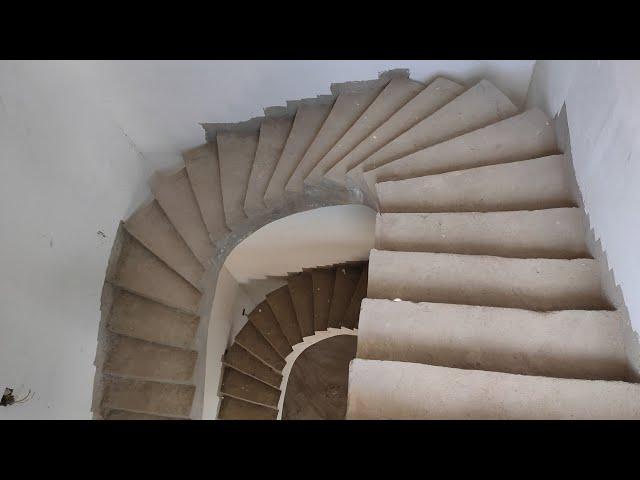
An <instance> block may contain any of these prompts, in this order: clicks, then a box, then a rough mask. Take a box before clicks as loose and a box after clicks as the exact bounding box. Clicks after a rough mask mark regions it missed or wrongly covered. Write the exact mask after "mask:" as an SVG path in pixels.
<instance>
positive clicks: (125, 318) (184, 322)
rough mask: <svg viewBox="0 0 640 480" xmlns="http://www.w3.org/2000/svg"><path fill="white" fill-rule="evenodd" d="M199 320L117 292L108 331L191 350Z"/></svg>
mask: <svg viewBox="0 0 640 480" xmlns="http://www.w3.org/2000/svg"><path fill="white" fill-rule="evenodd" d="M198 323H199V317H198V316H196V315H194V314H186V313H183V312H180V311H179V310H175V309H173V308H169V307H166V306H165V305H162V304H160V303H157V302H154V301H152V300H147V299H146V298H143V297H140V296H138V295H134V294H132V293H129V292H127V291H125V290H121V289H117V290H116V291H115V292H114V295H113V302H112V306H111V310H110V312H109V317H108V326H109V330H110V331H112V332H114V333H119V334H121V335H127V336H129V337H133V338H138V339H140V340H146V341H148V342H154V343H158V344H161V345H169V346H173V347H179V348H190V347H192V346H193V340H194V338H195V336H196V331H197V329H198Z"/></svg>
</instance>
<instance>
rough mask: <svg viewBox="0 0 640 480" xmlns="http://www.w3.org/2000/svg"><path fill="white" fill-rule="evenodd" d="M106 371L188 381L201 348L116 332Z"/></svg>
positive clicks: (158, 379)
mask: <svg viewBox="0 0 640 480" xmlns="http://www.w3.org/2000/svg"><path fill="white" fill-rule="evenodd" d="M109 345H110V351H109V354H108V355H107V360H106V362H105V364H104V371H105V372H106V373H108V374H114V375H119V376H125V377H135V378H140V379H144V380H156V381H173V382H188V381H190V380H191V379H192V377H193V370H194V368H195V364H196V358H197V356H198V354H197V352H195V351H192V350H185V349H182V348H175V347H169V346H166V345H158V344H155V343H151V342H147V341H144V340H139V339H136V338H131V337H126V336H122V335H112V338H111V340H110V341H109Z"/></svg>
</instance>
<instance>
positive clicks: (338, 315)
mask: <svg viewBox="0 0 640 480" xmlns="http://www.w3.org/2000/svg"><path fill="white" fill-rule="evenodd" d="M361 274H362V264H361V263H355V264H350V263H343V264H340V265H336V277H335V282H334V287H333V298H332V299H331V308H330V310H329V327H331V328H340V327H341V326H342V322H343V321H344V317H345V314H346V312H347V308H348V307H349V303H350V302H351V298H352V297H353V294H354V292H355V291H356V287H357V285H358V281H359V280H360V276H361Z"/></svg>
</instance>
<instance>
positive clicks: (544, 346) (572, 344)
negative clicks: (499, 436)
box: [358, 299, 628, 380]
mask: <svg viewBox="0 0 640 480" xmlns="http://www.w3.org/2000/svg"><path fill="white" fill-rule="evenodd" d="M620 322H621V317H620V314H619V313H618V312H614V311H606V310H562V311H554V312H535V311H531V310H521V309H514V308H497V307H479V306H470V305H454V304H443V303H429V302H423V303H412V302H395V301H392V300H375V299H365V300H364V301H363V304H362V313H361V316H360V326H359V331H358V358H364V359H370V360H393V361H401V362H412V363H425V364H429V365H439V366H444V367H452V368H465V369H472V370H490V371H496V372H505V373H517V374H522V375H542V376H547V377H562V378H583V379H594V380H597V379H600V380H603V379H606V380H625V379H627V377H628V372H627V360H626V356H625V352H624V343H623V339H622V335H621V333H620Z"/></svg>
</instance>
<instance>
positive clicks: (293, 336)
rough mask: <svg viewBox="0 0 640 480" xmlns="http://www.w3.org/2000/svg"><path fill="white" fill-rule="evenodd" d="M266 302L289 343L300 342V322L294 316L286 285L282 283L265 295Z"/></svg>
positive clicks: (294, 312)
mask: <svg viewBox="0 0 640 480" xmlns="http://www.w3.org/2000/svg"><path fill="white" fill-rule="evenodd" d="M266 299H267V303H269V306H270V307H271V311H272V312H273V314H274V315H275V317H276V320H277V321H278V324H279V325H280V328H281V329H282V333H284V335H285V337H287V340H288V341H289V345H292V346H293V345H296V344H298V343H300V342H302V333H301V331H300V324H299V323H298V317H297V316H296V311H295V308H294V307H293V300H292V299H291V293H290V290H289V286H288V285H284V286H282V287H280V288H278V289H276V290H274V291H272V292H271V293H269V294H267V296H266Z"/></svg>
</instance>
